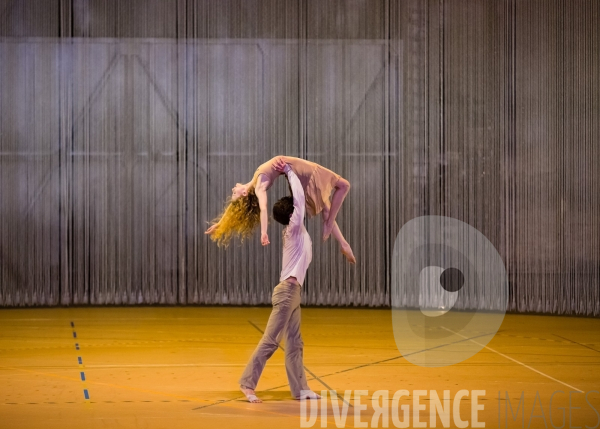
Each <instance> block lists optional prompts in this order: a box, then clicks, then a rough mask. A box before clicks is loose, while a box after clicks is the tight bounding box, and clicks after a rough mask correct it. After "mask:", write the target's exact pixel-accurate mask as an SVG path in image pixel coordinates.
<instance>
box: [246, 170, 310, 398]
mask: <svg viewBox="0 0 600 429" xmlns="http://www.w3.org/2000/svg"><path fill="white" fill-rule="evenodd" d="M276 169H277V171H281V172H283V173H285V174H286V175H287V178H288V181H289V183H290V187H291V190H292V194H293V199H292V197H284V198H282V199H280V200H279V201H277V202H276V203H275V205H274V206H273V217H274V218H275V220H276V221H277V222H279V223H281V224H283V225H286V227H285V228H284V230H283V269H282V270H281V276H280V278H279V284H278V285H277V286H276V287H275V289H274V290H273V297H272V303H273V311H271V316H269V321H268V322H267V327H266V329H265V333H264V335H263V337H262V339H261V340H260V342H259V343H258V346H256V350H254V353H253V354H252V357H251V358H250V361H249V362H248V365H247V366H246V369H245V370H244V373H243V374H242V377H241V378H240V381H239V383H240V388H241V390H242V392H243V393H244V395H246V397H247V398H248V401H249V402H254V403H258V402H262V401H261V400H260V399H258V398H257V397H256V392H255V391H254V389H255V388H256V385H257V383H258V379H259V378H260V375H261V374H262V371H263V369H264V367H265V364H266V363H267V359H269V358H270V357H271V356H272V355H273V353H275V350H277V347H279V342H280V341H281V337H282V336H283V334H284V333H285V334H286V341H285V370H286V372H287V377H288V380H289V383H290V390H291V391H292V396H293V397H294V398H296V399H319V398H320V396H319V395H318V394H316V393H314V392H313V391H311V390H310V389H309V388H308V384H307V383H306V374H305V372H304V365H303V362H302V351H303V347H304V343H303V342H302V336H301V335H300V289H301V287H302V283H303V282H304V277H305V275H306V269H307V268H308V265H309V264H310V261H311V260H312V241H311V239H310V236H309V235H308V232H307V231H306V228H305V227H304V211H305V201H304V190H303V189H302V184H301V183H300V179H298V176H296V173H294V171H293V170H292V168H291V167H290V165H289V164H286V163H285V162H284V161H280V162H278V163H277V165H276Z"/></svg>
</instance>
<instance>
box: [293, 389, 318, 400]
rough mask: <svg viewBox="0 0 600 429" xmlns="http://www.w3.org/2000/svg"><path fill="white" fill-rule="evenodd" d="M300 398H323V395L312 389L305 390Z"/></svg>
mask: <svg viewBox="0 0 600 429" xmlns="http://www.w3.org/2000/svg"><path fill="white" fill-rule="evenodd" d="M298 399H299V400H301V399H321V395H319V394H318V393H315V392H313V391H312V390H305V391H304V393H302V394H301V395H300V397H299V398H298Z"/></svg>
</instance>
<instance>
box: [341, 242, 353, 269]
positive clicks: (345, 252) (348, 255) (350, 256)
mask: <svg viewBox="0 0 600 429" xmlns="http://www.w3.org/2000/svg"><path fill="white" fill-rule="evenodd" d="M341 252H342V255H344V256H345V257H346V259H347V260H348V262H350V263H351V264H352V265H354V264H356V258H355V257H354V253H353V252H352V248H351V247H350V245H349V244H346V245H343V246H342V250H341Z"/></svg>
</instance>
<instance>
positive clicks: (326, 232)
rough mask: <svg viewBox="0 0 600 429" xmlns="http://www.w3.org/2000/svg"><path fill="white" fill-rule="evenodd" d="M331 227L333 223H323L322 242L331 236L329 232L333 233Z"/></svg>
mask: <svg viewBox="0 0 600 429" xmlns="http://www.w3.org/2000/svg"><path fill="white" fill-rule="evenodd" d="M333 225H334V223H329V221H325V222H323V241H327V239H328V238H329V236H330V235H331V231H333Z"/></svg>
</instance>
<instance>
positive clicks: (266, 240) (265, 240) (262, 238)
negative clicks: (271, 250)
mask: <svg viewBox="0 0 600 429" xmlns="http://www.w3.org/2000/svg"><path fill="white" fill-rule="evenodd" d="M260 242H261V244H262V245H263V246H266V245H268V244H271V242H270V241H269V236H268V235H267V233H266V232H264V233H262V234H261V235H260Z"/></svg>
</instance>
